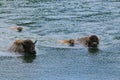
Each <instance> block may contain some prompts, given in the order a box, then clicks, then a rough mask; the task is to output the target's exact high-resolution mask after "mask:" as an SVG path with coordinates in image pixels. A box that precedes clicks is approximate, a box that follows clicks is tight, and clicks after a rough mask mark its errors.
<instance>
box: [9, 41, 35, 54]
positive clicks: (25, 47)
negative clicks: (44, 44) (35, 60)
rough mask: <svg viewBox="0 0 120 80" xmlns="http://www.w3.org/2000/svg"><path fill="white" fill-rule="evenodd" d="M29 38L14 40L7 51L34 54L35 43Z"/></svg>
mask: <svg viewBox="0 0 120 80" xmlns="http://www.w3.org/2000/svg"><path fill="white" fill-rule="evenodd" d="M36 42H37V41H35V42H33V41H32V40H30V39H26V40H20V39H19V40H15V41H14V42H13V44H12V45H11V46H10V48H9V51H11V52H17V53H25V54H36V50H35V43H36Z"/></svg>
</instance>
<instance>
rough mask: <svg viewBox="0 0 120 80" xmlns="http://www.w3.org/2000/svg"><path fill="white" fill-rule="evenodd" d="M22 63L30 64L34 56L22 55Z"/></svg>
mask: <svg viewBox="0 0 120 80" xmlns="http://www.w3.org/2000/svg"><path fill="white" fill-rule="evenodd" d="M19 58H21V59H22V60H23V62H24V63H32V62H33V61H34V60H35V59H36V55H28V54H27V55H23V56H20V57H19Z"/></svg>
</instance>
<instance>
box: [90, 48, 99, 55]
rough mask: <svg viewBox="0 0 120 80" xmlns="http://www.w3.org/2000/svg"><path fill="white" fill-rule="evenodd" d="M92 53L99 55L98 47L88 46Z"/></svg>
mask: <svg viewBox="0 0 120 80" xmlns="http://www.w3.org/2000/svg"><path fill="white" fill-rule="evenodd" d="M88 51H89V53H90V54H93V55H97V54H98V52H99V49H98V48H88Z"/></svg>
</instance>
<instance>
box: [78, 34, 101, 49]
mask: <svg viewBox="0 0 120 80" xmlns="http://www.w3.org/2000/svg"><path fill="white" fill-rule="evenodd" d="M77 41H78V42H79V43H82V44H84V45H85V46H87V47H98V45H99V38H98V37H97V36H96V35H91V36H88V37H83V38H79V39H78V40H77Z"/></svg>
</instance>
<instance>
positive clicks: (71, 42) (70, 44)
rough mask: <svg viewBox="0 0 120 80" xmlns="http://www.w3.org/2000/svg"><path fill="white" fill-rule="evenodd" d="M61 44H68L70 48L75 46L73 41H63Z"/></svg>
mask: <svg viewBox="0 0 120 80" xmlns="http://www.w3.org/2000/svg"><path fill="white" fill-rule="evenodd" d="M59 42H60V43H61V44H67V45H69V46H74V43H75V41H74V40H73V39H69V40H61V41H59Z"/></svg>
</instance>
